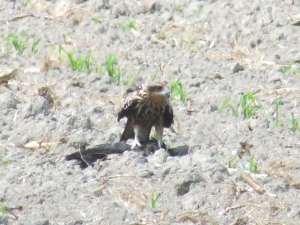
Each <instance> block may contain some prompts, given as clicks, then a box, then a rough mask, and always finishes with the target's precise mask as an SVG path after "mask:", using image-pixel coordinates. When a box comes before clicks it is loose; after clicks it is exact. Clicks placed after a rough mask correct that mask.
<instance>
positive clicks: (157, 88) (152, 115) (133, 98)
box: [118, 83, 173, 149]
mask: <svg viewBox="0 0 300 225" xmlns="http://www.w3.org/2000/svg"><path fill="white" fill-rule="evenodd" d="M127 94H128V96H127V99H126V101H125V102H124V104H123V107H122V109H121V110H120V112H119V114H118V121H120V119H122V118H123V117H127V123H126V126H125V129H124V132H123V134H122V136H121V141H127V140H128V139H130V138H133V139H134V141H133V142H131V143H129V144H130V145H131V148H132V149H134V148H135V146H136V145H137V146H141V143H143V142H145V141H148V140H149V135H150V132H151V128H152V126H155V132H156V139H157V141H158V147H159V148H161V147H162V137H163V130H164V127H167V128H169V127H170V126H171V124H172V123H173V109H172V107H171V105H170V101H169V97H170V92H169V89H168V87H167V85H166V83H158V84H149V85H143V86H141V87H138V88H136V89H128V91H127Z"/></svg>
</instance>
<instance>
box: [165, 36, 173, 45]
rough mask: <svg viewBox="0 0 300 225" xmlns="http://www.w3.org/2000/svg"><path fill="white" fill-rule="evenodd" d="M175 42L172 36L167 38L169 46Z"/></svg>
mask: <svg viewBox="0 0 300 225" xmlns="http://www.w3.org/2000/svg"><path fill="white" fill-rule="evenodd" d="M173 41H174V40H173V38H172V35H171V34H168V36H167V44H172V42H173Z"/></svg>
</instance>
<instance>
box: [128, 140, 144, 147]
mask: <svg viewBox="0 0 300 225" xmlns="http://www.w3.org/2000/svg"><path fill="white" fill-rule="evenodd" d="M126 144H128V145H130V146H131V149H135V147H136V146H139V147H141V146H142V145H141V143H140V142H139V141H137V140H133V141H127V142H126Z"/></svg>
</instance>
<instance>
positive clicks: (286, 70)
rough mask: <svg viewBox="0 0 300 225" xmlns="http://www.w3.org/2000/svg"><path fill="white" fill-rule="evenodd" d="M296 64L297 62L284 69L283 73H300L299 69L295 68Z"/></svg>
mask: <svg viewBox="0 0 300 225" xmlns="http://www.w3.org/2000/svg"><path fill="white" fill-rule="evenodd" d="M294 64H295V62H293V63H292V64H290V65H289V66H286V67H284V68H283V69H282V72H283V73H287V74H293V73H300V69H299V67H293V65H294Z"/></svg>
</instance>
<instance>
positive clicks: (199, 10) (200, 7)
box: [197, 4, 204, 17]
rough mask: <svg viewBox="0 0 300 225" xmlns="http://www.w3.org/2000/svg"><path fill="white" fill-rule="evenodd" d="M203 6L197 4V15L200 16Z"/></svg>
mask: <svg viewBox="0 0 300 225" xmlns="http://www.w3.org/2000/svg"><path fill="white" fill-rule="evenodd" d="M203 7H204V5H203V4H201V5H200V6H199V9H198V12H197V16H198V17H199V16H200V14H201V12H202V10H203Z"/></svg>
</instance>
